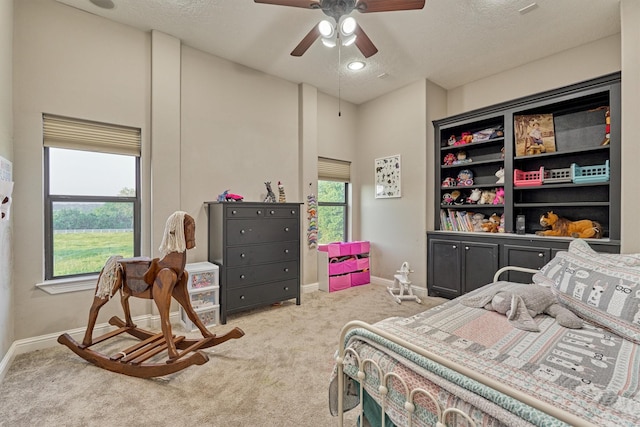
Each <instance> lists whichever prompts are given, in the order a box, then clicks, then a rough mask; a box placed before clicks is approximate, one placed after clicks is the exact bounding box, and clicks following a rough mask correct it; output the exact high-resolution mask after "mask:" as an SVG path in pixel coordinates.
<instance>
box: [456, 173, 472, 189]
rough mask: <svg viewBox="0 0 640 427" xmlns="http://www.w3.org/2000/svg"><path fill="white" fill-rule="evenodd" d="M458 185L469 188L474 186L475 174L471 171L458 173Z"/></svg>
mask: <svg viewBox="0 0 640 427" xmlns="http://www.w3.org/2000/svg"><path fill="white" fill-rule="evenodd" d="M458 185H460V186H469V185H473V172H471V171H470V170H469V169H463V170H461V171H460V172H458Z"/></svg>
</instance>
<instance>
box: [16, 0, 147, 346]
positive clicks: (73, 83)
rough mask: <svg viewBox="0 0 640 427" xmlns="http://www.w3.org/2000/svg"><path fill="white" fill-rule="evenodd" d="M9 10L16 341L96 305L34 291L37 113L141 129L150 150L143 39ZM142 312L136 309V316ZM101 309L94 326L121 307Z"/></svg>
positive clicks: (39, 7)
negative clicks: (11, 24)
mask: <svg viewBox="0 0 640 427" xmlns="http://www.w3.org/2000/svg"><path fill="white" fill-rule="evenodd" d="M14 7H15V20H14V29H15V31H14V57H13V58H14V59H13V60H14V79H13V80H14V85H13V88H14V179H15V183H16V184H15V188H14V194H15V195H16V197H15V199H14V203H13V205H12V207H13V213H12V217H13V223H14V235H17V236H20V238H19V239H14V280H13V287H14V288H13V292H14V313H15V315H14V322H15V339H22V338H27V337H33V336H39V335H43V334H47V333H54V332H58V331H64V330H67V329H70V328H76V327H81V326H83V325H86V322H87V314H88V310H89V306H90V304H91V300H92V292H90V291H85V292H74V293H67V294H61V295H49V294H47V293H45V292H43V291H41V290H39V289H37V288H36V287H35V284H36V283H39V282H41V281H42V280H43V278H44V273H43V264H44V263H43V259H44V249H43V248H44V245H43V236H44V230H43V222H44V218H43V215H44V213H43V211H44V209H43V204H42V194H43V191H42V182H43V176H42V165H43V164H42V153H43V149H42V113H43V112H47V113H55V114H59V115H64V116H71V117H77V118H86V119H91V120H96V121H102V122H107V123H115V124H121V125H127V126H134V127H139V128H141V129H142V135H143V145H144V146H145V148H146V147H148V144H149V139H148V137H149V99H150V92H149V87H150V74H151V73H150V68H149V66H150V36H149V34H145V33H143V32H140V31H137V30H134V29H132V28H130V27H127V26H124V25H119V24H115V23H112V22H109V21H107V20H104V19H101V18H98V17H96V16H94V15H91V14H88V13H85V12H81V11H78V10H76V9H73V8H70V7H67V6H63V5H61V4H59V3H56V2H53V1H51V0H32V1H18V2H15V4H14ZM143 167H144V166H143ZM144 236H146V239H144V238H143V241H145V240H146V241H148V233H145V234H144ZM147 246H148V245H147ZM147 307H148V304H147V303H145V304H144V305H141V304H140V303H139V302H137V301H136V302H134V305H133V306H132V309H133V311H134V315H137V314H140V313H141V312H142V313H146V312H147V311H148V308H147ZM102 311H103V312H101V313H100V318H99V319H98V321H99V322H104V321H106V319H108V316H110V315H113V314H116V313H118V314H119V313H120V312H121V309H120V308H119V306H118V304H115V303H112V304H107V306H105V308H104V309H103V310H102Z"/></svg>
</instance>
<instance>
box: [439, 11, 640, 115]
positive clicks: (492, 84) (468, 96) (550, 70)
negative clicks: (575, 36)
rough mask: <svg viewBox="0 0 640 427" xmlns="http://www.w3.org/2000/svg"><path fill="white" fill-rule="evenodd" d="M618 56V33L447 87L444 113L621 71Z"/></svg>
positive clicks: (482, 105)
mask: <svg viewBox="0 0 640 427" xmlns="http://www.w3.org/2000/svg"><path fill="white" fill-rule="evenodd" d="M632 1H633V0H632ZM620 57H621V52H620V35H619V34H618V35H615V36H611V37H607V38H604V39H601V40H597V41H595V42H593V43H589V44H585V45H582V46H579V47H576V48H574V49H568V50H565V51H564V52H560V53H558V54H555V55H551V56H548V57H546V58H542V59H541V60H539V61H536V62H532V63H530V64H526V65H523V66H521V67H517V68H512V69H510V70H506V71H504V72H502V73H498V74H494V75H493V76H489V77H487V78H484V79H481V80H477V81H475V82H472V83H469V84H466V85H464V86H460V87H458V88H455V89H451V90H449V91H448V96H447V98H448V101H447V116H452V115H454V114H459V113H463V112H465V111H471V110H475V109H476V108H482V107H486V106H488V105H493V104H497V103H499V102H504V101H509V100H512V99H516V98H520V97H522V96H527V95H532V94H535V93H539V92H543V91H545V90H550V89H555V88H560V87H563V86H567V85H570V84H573V83H577V82H580V81H583V80H589V79H591V78H594V77H599V76H602V75H605V74H609V73H613V72H616V71H620Z"/></svg>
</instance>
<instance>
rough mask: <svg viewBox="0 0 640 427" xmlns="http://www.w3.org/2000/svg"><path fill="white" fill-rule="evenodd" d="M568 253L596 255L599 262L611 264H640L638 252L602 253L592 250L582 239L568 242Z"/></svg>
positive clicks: (636, 265) (586, 255)
mask: <svg viewBox="0 0 640 427" xmlns="http://www.w3.org/2000/svg"><path fill="white" fill-rule="evenodd" d="M569 253H572V254H576V255H581V256H584V257H587V258H588V257H592V256H597V257H598V258H599V261H600V262H604V263H610V264H611V265H620V266H624V265H627V266H629V267H638V266H640V253H638V254H604V253H600V252H596V251H594V250H593V248H592V247H591V246H589V244H588V243H587V242H586V241H584V240H582V239H575V240H572V241H571V243H569Z"/></svg>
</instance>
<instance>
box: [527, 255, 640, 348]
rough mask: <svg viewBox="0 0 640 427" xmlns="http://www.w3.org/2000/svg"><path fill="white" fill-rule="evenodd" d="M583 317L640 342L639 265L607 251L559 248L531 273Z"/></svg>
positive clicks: (535, 280)
mask: <svg viewBox="0 0 640 427" xmlns="http://www.w3.org/2000/svg"><path fill="white" fill-rule="evenodd" d="M533 282H534V283H537V284H539V285H543V286H550V287H551V289H552V290H553V292H554V294H556V296H557V297H558V299H559V300H560V302H561V303H562V304H563V305H565V306H566V307H567V308H569V309H570V310H571V311H573V312H574V313H576V314H577V315H579V316H580V317H582V318H583V319H585V320H588V321H590V322H592V323H595V324H597V325H599V326H602V327H603V328H605V329H608V330H610V331H611V332H613V333H615V334H617V335H620V336H621V337H623V338H626V339H628V340H631V341H633V342H636V343H638V344H640V266H629V265H628V264H627V263H626V262H619V260H617V259H616V258H615V257H611V256H610V254H608V255H607V256H602V254H599V253H597V252H594V253H593V254H589V255H586V254H585V252H584V251H580V253H576V251H569V252H559V253H558V254H557V255H556V256H555V257H554V258H553V260H551V261H550V262H549V263H548V264H546V265H545V266H544V267H542V268H541V269H540V272H538V273H536V274H535V275H534V276H533Z"/></svg>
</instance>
